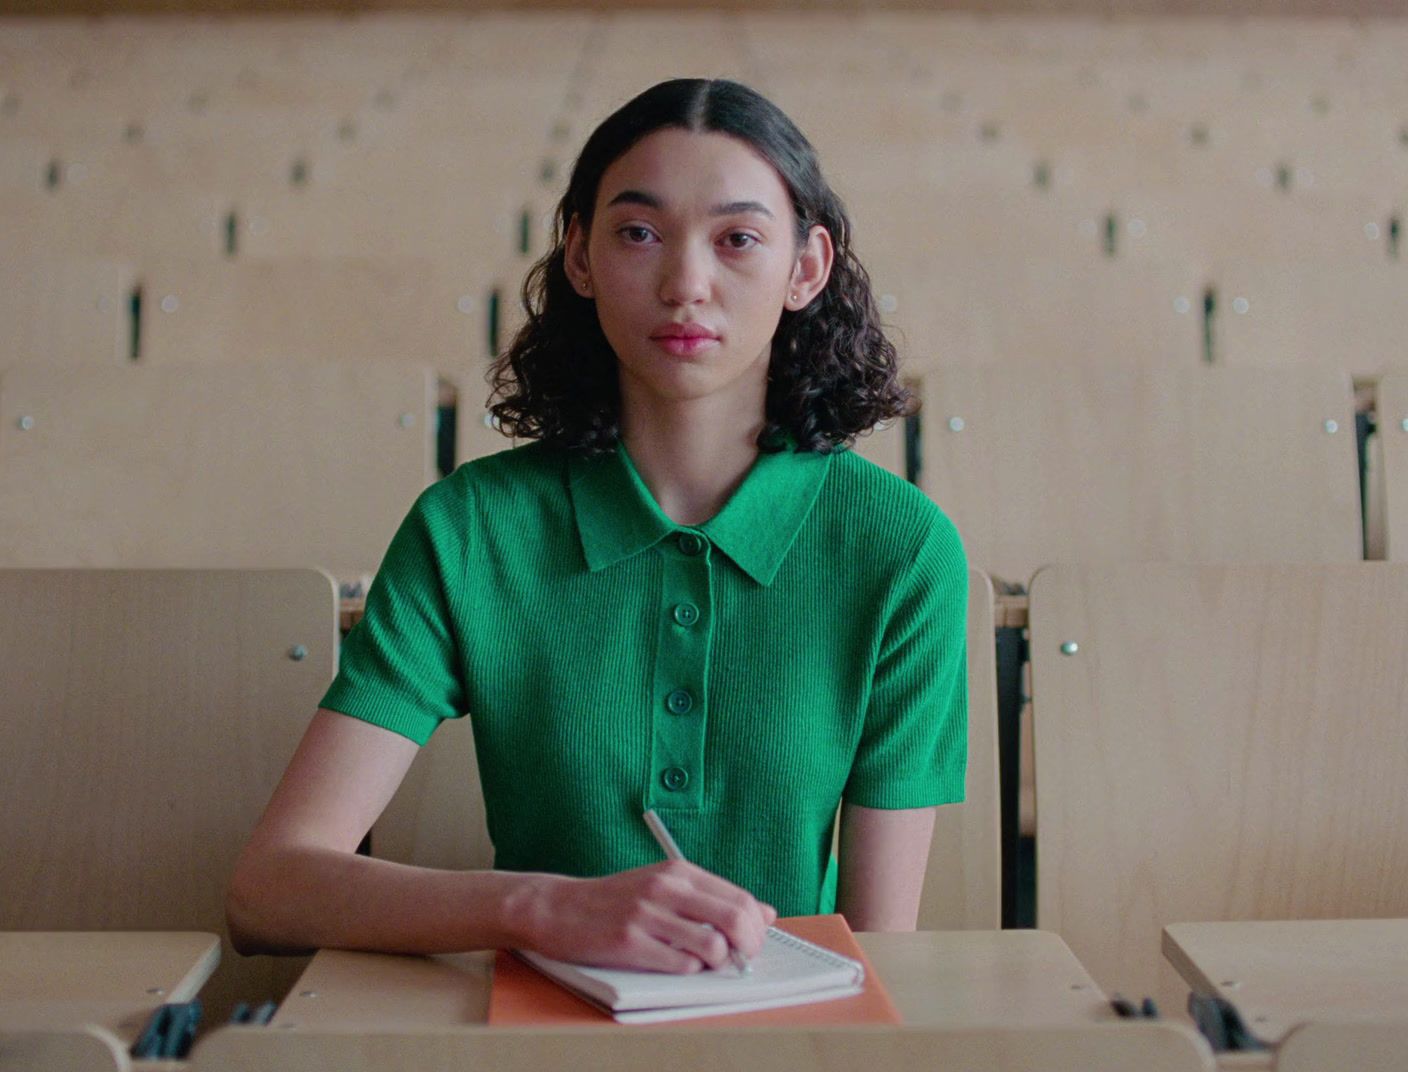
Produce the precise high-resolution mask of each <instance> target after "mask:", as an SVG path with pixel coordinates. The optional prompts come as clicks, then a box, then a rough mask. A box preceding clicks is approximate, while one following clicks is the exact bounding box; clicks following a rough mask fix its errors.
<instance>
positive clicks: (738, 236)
mask: <svg viewBox="0 0 1408 1072" xmlns="http://www.w3.org/2000/svg"><path fill="white" fill-rule="evenodd" d="M724 241H725V242H726V243H728V247H729V248H730V249H748V248H749V247H750V246H754V245H757V242H758V239H757V236H756V235H750V234H748V232H746V231H732V232H730V233H729V234H728V235H727V236H726V237H725V238H724Z"/></svg>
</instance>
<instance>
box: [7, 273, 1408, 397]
mask: <svg viewBox="0 0 1408 1072" xmlns="http://www.w3.org/2000/svg"><path fill="white" fill-rule="evenodd" d="M862 255H863V256H864V255H865V250H862ZM867 259H868V260H870V261H871V265H870V269H871V273H872V279H873V281H874V285H875V288H876V292H877V300H878V301H879V304H880V307H881V309H882V310H883V313H882V315H883V317H884V318H885V319H886V321H888V322H889V323H890V324H891V325H892V331H893V335H894V339H895V342H896V344H897V346H898V347H899V349H900V351H901V355H902V359H903V360H904V361H905V362H906V363H907V364H908V365H910V366H915V367H919V366H930V365H935V364H940V365H941V364H945V363H951V364H966V363H973V362H987V361H1000V360H1009V359H1017V358H1025V359H1028V360H1032V361H1036V362H1041V363H1049V364H1053V365H1060V366H1063V367H1065V366H1069V365H1072V364H1086V363H1091V362H1095V363H1100V362H1103V361H1119V362H1124V363H1130V364H1168V365H1174V366H1178V365H1182V366H1190V367H1191V366H1194V365H1200V364H1215V365H1222V364H1226V365H1249V364H1252V365H1268V366H1275V365H1288V364H1294V365H1319V366H1321V367H1324V368H1328V369H1335V370H1345V371H1348V372H1350V373H1351V374H1352V375H1354V376H1355V378H1356V379H1358V380H1361V381H1372V380H1373V379H1375V378H1376V377H1377V376H1378V375H1379V374H1380V373H1381V372H1384V371H1387V370H1389V369H1392V368H1393V367H1395V366H1396V365H1403V364H1408V347H1405V344H1404V339H1405V337H1408V260H1406V261H1404V262H1403V263H1402V264H1398V263H1392V262H1385V263H1382V264H1380V263H1374V262H1372V261H1363V262H1360V261H1354V260H1352V259H1350V258H1343V259H1332V260H1322V261H1314V260H1311V261H1286V260H1278V259H1274V258H1271V257H1266V256H1261V255H1255V256H1243V257H1239V258H1235V259H1231V258H1229V259H1224V260H1222V261H1220V262H1219V263H1218V264H1217V265H1216V266H1215V267H1214V268H1211V269H1209V270H1202V269H1199V268H1198V267H1197V265H1196V263H1195V262H1193V261H1191V260H1162V259H1140V260H1137V261H1132V262H1124V261H1116V260H1106V259H1101V258H1097V257H1089V258H1072V257H1069V256H1066V257H1056V256H1041V255H1034V254H1033V255H1027V256H1016V255H1010V254H1009V255H997V254H995V253H994V254H992V255H990V256H986V257H983V258H981V259H979V260H977V261H976V262H974V263H971V264H958V263H954V264H951V265H943V264H935V263H932V262H931V263H928V264H924V263H920V262H912V263H907V262H906V261H905V260H904V259H901V258H897V257H894V256H886V255H884V254H883V253H882V254H879V255H877V256H876V257H875V258H873V259H872V258H867ZM507 267H508V266H507V264H506V265H505V266H504V270H502V271H500V272H498V273H490V272H489V271H487V265H486V266H485V269H484V270H479V271H476V270H474V269H473V268H464V269H460V270H454V269H449V268H446V267H442V266H440V265H439V264H437V262H436V261H435V260H434V259H432V258H429V257H424V256H392V255H386V256H381V257H365V256H359V257H343V256H294V255H280V256H272V257H257V258H255V257H240V258H236V259H231V260H216V259H212V258H205V259H191V258H173V257H160V256H156V255H149V256H147V257H144V258H142V259H141V261H140V262H139V263H138V264H136V265H132V264H128V263H124V262H123V261H120V260H114V259H111V258H106V257H97V256H86V257H85V256H71V257H57V256H53V255H46V256H43V257H38V258H33V259H30V260H27V261H21V262H16V263H15V264H14V265H11V266H9V270H8V271H7V272H6V275H7V277H8V278H9V279H10V282H9V284H8V285H7V286H5V287H4V288H3V289H0V322H4V323H6V324H11V325H14V330H13V331H12V332H11V333H10V335H9V337H8V340H7V344H6V352H5V355H4V356H3V357H0V367H3V366H4V365H6V364H11V365H13V364H18V363H31V362H44V361H51V362H63V363H72V362H79V361H93V362H97V363H103V364H126V363H128V362H130V361H138V362H143V363H151V364H168V363H179V362H199V361H212V360H283V359H307V358H311V359H322V360H360V359H381V358H395V357H401V356H403V355H404V356H405V357H408V358H410V359H413V360H422V361H428V362H431V363H434V364H438V365H440V366H442V367H450V368H453V367H470V366H473V365H475V364H478V365H480V366H481V367H483V366H484V365H487V363H488V360H489V359H490V357H491V356H492V355H493V354H494V353H495V352H497V350H498V349H500V348H501V347H502V346H503V345H504V343H505V342H506V340H507V338H508V333H509V331H510V330H511V329H512V327H513V326H514V325H515V324H516V323H517V322H518V320H519V318H521V315H522V312H521V308H520V306H519V299H518V282H519V280H518V277H517V276H515V275H511V274H509V272H508V271H507ZM475 401H478V402H482V401H483V400H482V399H476V400H475Z"/></svg>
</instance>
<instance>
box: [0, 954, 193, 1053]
mask: <svg viewBox="0 0 1408 1072" xmlns="http://www.w3.org/2000/svg"><path fill="white" fill-rule="evenodd" d="M219 961H220V939H219V938H218V937H217V936H216V935H214V934H204V933H200V932H195V931H174V932H161V931H102V932H83V931H62V932H56V931H0V1028H7V1027H8V1028H19V1027H57V1028H62V1027H78V1026H81V1025H83V1024H98V1025H100V1026H102V1027H106V1028H107V1029H108V1030H110V1031H112V1032H113V1033H114V1034H115V1035H117V1037H118V1038H120V1039H122V1040H123V1041H124V1042H125V1043H128V1044H130V1043H132V1042H133V1041H135V1040H136V1038H137V1035H138V1034H139V1033H140V1031H141V1029H142V1027H143V1025H144V1024H145V1023H146V1022H147V1019H148V1018H149V1017H150V1016H151V1014H152V1012H153V1011H154V1010H155V1009H156V1008H157V1006H159V1005H161V1004H162V1003H164V1002H169V1001H189V1000H191V999H192V998H194V997H195V996H196V994H197V993H198V992H199V990H200V988H201V987H202V986H203V985H204V984H205V981H206V980H207V979H209V978H210V975H211V973H212V972H214V971H215V966H216V965H217V964H218V963H219Z"/></svg>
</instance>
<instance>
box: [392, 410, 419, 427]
mask: <svg viewBox="0 0 1408 1072" xmlns="http://www.w3.org/2000/svg"><path fill="white" fill-rule="evenodd" d="M396 423H397V424H399V425H400V426H401V427H402V428H410V427H411V426H412V425H414V424H415V423H416V415H415V414H414V413H403V414H401V416H400V417H398V418H397V419H396Z"/></svg>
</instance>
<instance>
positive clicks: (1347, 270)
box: [1213, 257, 1408, 380]
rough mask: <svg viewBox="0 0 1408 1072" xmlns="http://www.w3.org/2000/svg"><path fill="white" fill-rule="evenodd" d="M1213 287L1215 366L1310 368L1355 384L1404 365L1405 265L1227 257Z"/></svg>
mask: <svg viewBox="0 0 1408 1072" xmlns="http://www.w3.org/2000/svg"><path fill="white" fill-rule="evenodd" d="M1213 287H1214V290H1215V292H1216V295H1217V300H1216V315H1215V320H1214V323H1213V353H1214V357H1215V360H1217V361H1218V362H1219V363H1225V364H1229V365H1230V364H1260V365H1286V364H1310V365H1318V366H1320V367H1322V368H1330V369H1337V370H1345V371H1348V372H1349V373H1350V374H1351V375H1353V376H1354V378H1355V379H1356V380H1373V379H1376V378H1377V377H1378V376H1379V375H1380V374H1382V373H1383V372H1385V371H1388V370H1390V369H1392V368H1393V367H1394V366H1395V365H1398V366H1404V365H1408V262H1395V261H1393V260H1390V259H1388V258H1387V257H1385V258H1384V259H1383V260H1382V261H1378V260H1372V261H1365V260H1363V259H1360V258H1315V259H1305V260H1272V259H1270V258H1260V257H1255V258H1253V257H1243V258H1237V259H1231V258H1229V259H1226V260H1224V261H1222V262H1221V263H1220V264H1219V265H1218V266H1217V268H1216V269H1215V271H1214V272H1213Z"/></svg>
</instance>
